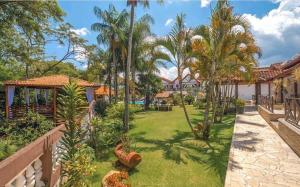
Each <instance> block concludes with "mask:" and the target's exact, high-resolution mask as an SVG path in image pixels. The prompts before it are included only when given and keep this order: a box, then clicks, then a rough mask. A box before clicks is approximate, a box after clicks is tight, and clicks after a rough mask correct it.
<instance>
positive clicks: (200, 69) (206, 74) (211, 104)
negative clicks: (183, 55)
mask: <svg viewBox="0 0 300 187" xmlns="http://www.w3.org/2000/svg"><path fill="white" fill-rule="evenodd" d="M194 35H195V36H197V37H195V36H194V42H193V52H194V53H196V57H197V59H196V60H194V61H193V63H192V64H191V71H192V72H194V73H199V74H200V76H202V78H203V79H205V80H206V81H205V88H206V102H207V103H206V108H205V112H204V123H203V125H204V129H203V132H202V135H203V138H204V139H206V140H207V139H208V138H209V134H210V127H211V124H213V123H214V120H215V114H216V109H217V106H218V105H219V103H220V94H221V91H220V90H221V89H220V88H221V85H222V84H223V83H224V82H225V84H226V82H227V83H228V81H226V80H230V79H232V80H233V79H235V78H240V77H241V76H242V75H252V69H253V67H254V66H256V55H257V54H258V56H260V49H259V47H257V46H256V44H255V40H254V38H253V36H252V34H251V32H250V28H249V24H248V22H247V21H246V20H245V18H244V17H242V16H238V15H235V14H234V13H233V8H232V7H231V6H230V5H229V3H228V1H227V0H219V1H218V2H217V5H216V7H215V8H214V10H213V12H212V15H211V23H210V25H208V26H200V27H198V28H196V29H195V30H194ZM223 92H227V91H223ZM221 113H222V115H223V113H224V112H223V111H221Z"/></svg>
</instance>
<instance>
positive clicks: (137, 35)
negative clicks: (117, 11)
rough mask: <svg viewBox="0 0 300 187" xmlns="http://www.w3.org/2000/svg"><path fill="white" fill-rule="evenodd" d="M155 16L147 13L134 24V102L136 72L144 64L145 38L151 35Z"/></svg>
mask: <svg viewBox="0 0 300 187" xmlns="http://www.w3.org/2000/svg"><path fill="white" fill-rule="evenodd" d="M153 23H154V20H153V18H152V17H151V16H150V15H148V14H145V15H144V16H142V17H141V18H140V19H139V20H138V21H137V22H136V23H135V25H134V28H133V38H132V63H131V80H132V83H133V86H132V88H131V95H132V103H133V104H134V103H135V87H136V73H137V71H140V70H141V66H142V64H143V58H144V51H145V50H146V48H145V46H144V44H145V43H146V42H147V41H145V39H146V38H147V37H148V36H151V35H152V33H151V26H150V24H153Z"/></svg>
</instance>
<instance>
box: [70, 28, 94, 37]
mask: <svg viewBox="0 0 300 187" xmlns="http://www.w3.org/2000/svg"><path fill="white" fill-rule="evenodd" d="M71 31H72V32H74V33H75V34H77V35H79V36H85V35H87V34H88V33H90V31H89V30H88V29H87V28H85V27H82V28H80V29H71Z"/></svg>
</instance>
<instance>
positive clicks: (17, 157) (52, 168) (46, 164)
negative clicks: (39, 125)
mask: <svg viewBox="0 0 300 187" xmlns="http://www.w3.org/2000/svg"><path fill="white" fill-rule="evenodd" d="M63 129H65V127H64V125H60V126H58V127H56V128H54V129H52V130H51V131H49V132H48V133H46V134H45V135H43V136H41V137H40V138H38V139H37V140H35V141H34V142H32V143H30V144H29V145H27V146H25V147H24V148H22V149H20V150H19V151H17V152H16V153H15V154H13V155H11V156H10V157H8V158H6V159H5V160H3V161H1V162H0V187H4V186H5V187H12V186H14V187H21V186H22V187H24V186H28V187H31V186H32V187H33V186H37V187H39V186H49V187H53V186H57V184H58V183H57V181H59V180H60V164H59V159H60V156H59V151H58V150H57V149H59V148H58V146H57V145H58V144H59V141H60V139H61V136H62V134H63V133H62V132H61V130H63Z"/></svg>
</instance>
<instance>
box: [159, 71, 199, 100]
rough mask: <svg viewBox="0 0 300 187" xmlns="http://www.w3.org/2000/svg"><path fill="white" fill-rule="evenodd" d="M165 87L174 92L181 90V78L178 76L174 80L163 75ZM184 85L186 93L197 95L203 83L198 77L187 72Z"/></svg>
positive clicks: (183, 79)
mask: <svg viewBox="0 0 300 187" xmlns="http://www.w3.org/2000/svg"><path fill="white" fill-rule="evenodd" d="M161 80H162V83H163V87H164V90H165V91H170V92H173V93H176V92H178V91H179V79H178V77H177V78H176V79H174V80H173V81H171V80H169V79H166V78H163V77H161ZM182 87H183V91H184V93H185V94H187V93H188V92H189V93H191V94H193V95H195V96H196V95H197V93H198V92H199V91H200V88H201V84H200V81H199V80H198V79H196V78H194V77H193V76H192V75H191V74H187V75H185V76H184V77H183V78H182Z"/></svg>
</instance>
